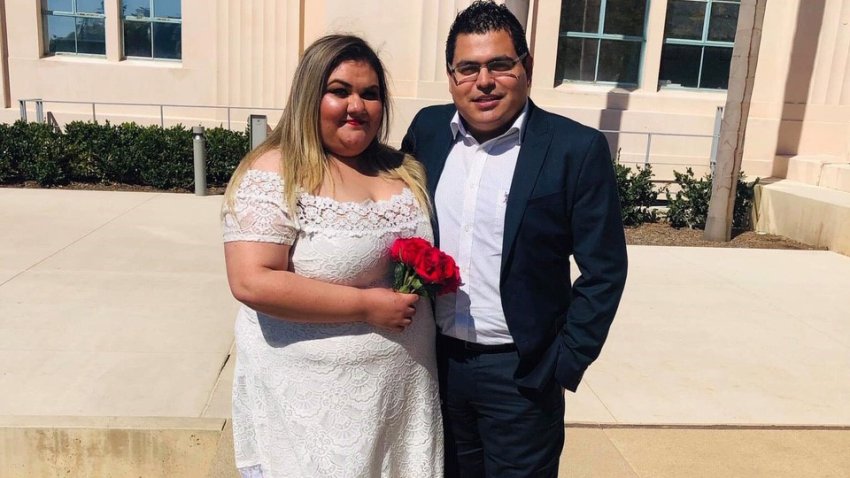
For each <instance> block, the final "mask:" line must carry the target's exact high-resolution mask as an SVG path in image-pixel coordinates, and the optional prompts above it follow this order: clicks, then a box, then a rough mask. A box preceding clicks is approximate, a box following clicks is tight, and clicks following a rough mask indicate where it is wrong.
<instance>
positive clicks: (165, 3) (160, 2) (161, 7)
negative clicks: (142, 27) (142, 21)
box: [153, 0, 181, 19]
mask: <svg viewBox="0 0 850 478" xmlns="http://www.w3.org/2000/svg"><path fill="white" fill-rule="evenodd" d="M180 3H181V2H180V0H153V16H155V17H160V18H177V19H179V18H181V16H180Z"/></svg>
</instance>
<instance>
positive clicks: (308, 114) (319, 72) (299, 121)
mask: <svg viewBox="0 0 850 478" xmlns="http://www.w3.org/2000/svg"><path fill="white" fill-rule="evenodd" d="M344 61H362V62H365V63H367V64H368V65H369V66H371V67H372V69H373V70H374V71H375V74H376V75H377V77H378V86H379V89H380V92H379V96H380V99H381V105H382V106H381V108H382V110H383V118H382V120H381V125H380V126H379V128H378V133H377V135H376V137H375V139H374V140H373V141H372V143H371V144H370V145H369V146H368V147H367V148H366V150H365V151H364V152H363V153H362V154H361V155H360V159H361V160H366V161H372V165H373V166H375V169H376V170H378V171H379V174H380V175H381V176H382V177H386V178H389V179H400V180H402V181H403V182H404V183H405V184H406V185H407V187H408V188H410V190H411V191H412V192H413V195H414V196H415V197H416V200H417V202H418V203H419V205H420V207H421V209H422V210H423V211H424V212H425V214H427V215H430V211H431V208H430V201H429V200H428V192H427V190H426V188H425V169H424V168H423V167H422V165H421V164H420V163H419V162H418V161H416V160H415V159H413V158H412V157H411V156H409V155H405V154H402V153H401V152H399V151H396V150H395V149H393V148H391V147H389V146H387V145H385V144H384V142H385V141H386V138H387V127H388V125H389V123H390V102H389V94H388V92H387V77H386V73H385V71H384V65H383V63H381V60H380V58H378V55H377V54H376V53H375V51H374V50H372V48H371V47H370V46H369V45H368V44H367V43H366V42H365V41H364V40H363V39H361V38H358V37H356V36H353V35H327V36H324V37H322V38H319V39H318V40H316V41H315V42H314V43H313V44H312V45H310V46H309V47H308V48H307V50H305V51H304V56H303V57H301V61H300V62H299V63H298V67H297V68H296V70H295V76H294V77H293V79H292V87H291V88H290V90H289V98H288V100H287V103H286V107H285V108H284V110H283V114H282V115H281V117H280V121H279V122H278V123H277V126H276V127H275V129H274V130H273V131H272V132H271V134H270V135H269V136H268V137H267V138H266V140H265V141H263V143H262V144H260V145H259V146H257V147H256V148H255V149H254V150H253V151H251V152H249V153H248V154H247V155H245V157H244V158H242V161H240V162H239V165H238V166H237V167H236V169H235V170H234V171H233V175H232V176H231V177H230V182H229V183H228V185H227V190H226V191H225V193H224V198H225V199H224V200H225V206H224V207H225V211H227V210H230V209H232V207H233V203H234V199H235V196H236V190H237V189H238V188H239V184H240V183H241V182H242V178H243V177H244V176H245V173H246V172H247V171H248V170H249V169H250V168H251V165H252V164H253V163H254V161H255V160H256V159H257V158H259V157H260V156H262V155H263V154H264V153H266V152H268V151H272V150H278V151H279V152H280V176H281V180H282V181H283V184H284V197H283V199H284V204H286V205H287V206H288V208H289V210H290V211H295V208H296V207H297V201H298V191H299V190H303V191H307V192H309V193H312V194H315V193H317V192H318V191H319V188H321V186H322V183H323V182H324V180H325V177H326V175H329V169H328V168H329V164H328V159H327V156H326V154H325V149H324V146H323V145H322V137H321V132H320V126H319V121H320V120H319V104H320V103H321V100H322V96H323V95H324V94H325V88H326V87H327V81H328V78H329V77H330V75H331V73H332V72H333V70H334V69H336V67H337V66H339V65H340V64H341V63H342V62H344Z"/></svg>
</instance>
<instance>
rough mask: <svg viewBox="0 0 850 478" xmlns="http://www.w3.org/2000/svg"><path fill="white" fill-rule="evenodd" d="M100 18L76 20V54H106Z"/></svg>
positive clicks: (104, 37) (104, 36) (103, 31)
mask: <svg viewBox="0 0 850 478" xmlns="http://www.w3.org/2000/svg"><path fill="white" fill-rule="evenodd" d="M103 22H104V20H103V19H102V18H77V53H91V54H96V55H104V54H106V35H105V30H104V25H103Z"/></svg>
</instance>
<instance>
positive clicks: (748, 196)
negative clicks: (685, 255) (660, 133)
mask: <svg viewBox="0 0 850 478" xmlns="http://www.w3.org/2000/svg"><path fill="white" fill-rule="evenodd" d="M673 174H674V176H675V178H676V179H675V181H674V182H675V183H676V184H677V185H678V186H679V190H678V191H676V193H675V194H672V195H671V194H670V191H669V190H668V189H665V191H664V192H665V193H666V195H667V204H668V211H667V221H668V222H669V223H670V225H671V226H673V227H677V228H678V227H687V228H690V229H705V222H706V221H707V220H708V205H709V203H710V202H711V174H706V175H705V176H703V177H702V178H697V177H696V175H695V174H694V171H693V170H692V169H691V168H687V169H686V170H685V172H684V173H680V172H677V171H674V172H673ZM758 182H759V179H758V178H756V179H755V181H753V182H751V183H747V182H746V181H744V173H743V172H741V174H740V175H739V176H738V185H737V188H736V190H735V206H734V209H733V210H732V227H733V228H734V229H750V228H751V227H752V225H751V224H750V212H751V210H752V208H753V190H754V189H755V186H756V184H758Z"/></svg>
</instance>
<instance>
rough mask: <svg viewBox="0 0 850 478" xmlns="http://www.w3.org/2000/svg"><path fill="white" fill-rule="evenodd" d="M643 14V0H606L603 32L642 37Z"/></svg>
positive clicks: (644, 9)
mask: <svg viewBox="0 0 850 478" xmlns="http://www.w3.org/2000/svg"><path fill="white" fill-rule="evenodd" d="M645 15H646V2H645V0H608V3H607V4H606V6H605V31H604V33H610V34H614V35H627V36H635V37H642V36H643V23H644V16H645Z"/></svg>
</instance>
